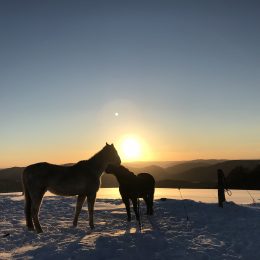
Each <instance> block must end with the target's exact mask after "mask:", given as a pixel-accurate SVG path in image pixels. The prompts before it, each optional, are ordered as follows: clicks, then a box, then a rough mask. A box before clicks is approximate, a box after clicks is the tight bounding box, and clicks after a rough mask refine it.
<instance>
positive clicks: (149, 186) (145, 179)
mask: <svg viewBox="0 0 260 260" xmlns="http://www.w3.org/2000/svg"><path fill="white" fill-rule="evenodd" d="M105 173H107V174H113V175H114V176H115V177H116V179H117V181H118V183H119V192H120V194H121V197H122V200H123V202H124V204H125V208H126V212H127V220H128V221H131V213H130V199H131V201H132V204H133V208H134V212H135V216H136V219H137V220H138V221H139V220H140V216H139V212H138V210H137V206H138V198H143V199H144V201H145V203H146V207H147V215H153V198H154V189H155V180H154V177H153V176H152V175H151V174H149V173H140V174H138V175H135V174H134V173H133V172H131V171H129V170H128V169H127V168H125V167H124V166H122V165H121V166H116V165H112V164H110V165H108V167H107V168H106V170H105Z"/></svg>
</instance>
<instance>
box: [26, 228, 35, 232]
mask: <svg viewBox="0 0 260 260" xmlns="http://www.w3.org/2000/svg"><path fill="white" fill-rule="evenodd" d="M27 228H28V231H35V229H34V227H27Z"/></svg>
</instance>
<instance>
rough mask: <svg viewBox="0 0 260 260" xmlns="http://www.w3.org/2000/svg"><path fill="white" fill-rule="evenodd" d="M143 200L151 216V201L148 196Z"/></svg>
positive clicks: (147, 212)
mask: <svg viewBox="0 0 260 260" xmlns="http://www.w3.org/2000/svg"><path fill="white" fill-rule="evenodd" d="M143 200H144V201H145V204H146V214H147V215H149V214H150V200H149V197H148V194H146V195H144V196H143Z"/></svg>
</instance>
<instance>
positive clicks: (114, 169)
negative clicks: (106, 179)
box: [105, 164, 118, 174]
mask: <svg viewBox="0 0 260 260" xmlns="http://www.w3.org/2000/svg"><path fill="white" fill-rule="evenodd" d="M117 170H118V166H116V165H113V164H109V165H108V166H107V168H106V170H105V173H108V174H115V173H116V172H117Z"/></svg>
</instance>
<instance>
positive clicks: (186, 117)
mask: <svg viewBox="0 0 260 260" xmlns="http://www.w3.org/2000/svg"><path fill="white" fill-rule="evenodd" d="M259 14H260V2H259V1H250V0H249V1H246V0H244V1H240V0H225V1H221V0H220V1H210V0H205V1H194V0H189V1H185V0H179V1H174V0H169V1H165V0H161V1H159V0H157V1H143V0H140V1H122V0H121V1H77V0H76V1H72V0H71V1H1V2H0V35H1V36H0V37H1V40H0V73H1V76H0V122H1V127H0V167H7V166H13V165H26V164H28V163H32V162H37V161H46V160H48V161H52V162H57V163H61V162H71V161H77V160H80V159H86V158H88V157H89V156H90V155H92V154H93V153H94V152H96V151H98V149H100V148H101V147H102V146H103V145H104V144H105V142H106V141H108V142H114V143H115V144H118V142H119V139H120V138H123V136H124V135H126V134H133V135H135V136H138V137H139V138H140V139H142V140H143V143H145V145H146V150H147V151H146V155H144V156H143V158H141V159H147V160H181V159H195V158H213V157H215V158H259V157H260V156H259V155H260V134H259V133H260V116H259V111H260V101H259V100H260V84H259V83H260V80H259V77H260V76H259V75H260V48H259V46H260V26H259V25H260V15H259ZM115 112H118V113H119V116H118V117H115V116H114V113H115ZM82 157H83V158H82Z"/></svg>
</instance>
